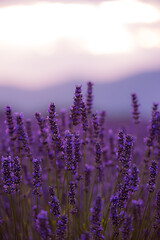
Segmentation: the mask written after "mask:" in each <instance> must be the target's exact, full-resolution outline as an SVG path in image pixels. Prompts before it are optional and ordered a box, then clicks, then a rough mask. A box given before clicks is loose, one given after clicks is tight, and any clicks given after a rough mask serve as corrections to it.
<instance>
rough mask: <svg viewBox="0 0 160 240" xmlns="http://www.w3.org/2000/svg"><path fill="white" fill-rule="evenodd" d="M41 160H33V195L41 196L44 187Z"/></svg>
mask: <svg viewBox="0 0 160 240" xmlns="http://www.w3.org/2000/svg"><path fill="white" fill-rule="evenodd" d="M40 162H41V160H40V159H33V168H34V170H33V194H34V195H37V196H39V195H40V191H41V186H42V169H41V166H40Z"/></svg>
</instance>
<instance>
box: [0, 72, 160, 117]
mask: <svg viewBox="0 0 160 240" xmlns="http://www.w3.org/2000/svg"><path fill="white" fill-rule="evenodd" d="M76 84H82V86H83V92H84V95H85V92H86V81H71V82H69V83H65V84H59V85H56V86H50V87H48V88H44V89H42V90H32V91H29V90H24V89H18V88H12V87H0V107H1V110H3V109H4V106H5V105H7V104H10V105H11V106H12V107H13V110H14V111H19V112H21V111H22V112H24V113H25V114H33V113H34V112H36V111H43V112H44V111H47V109H48V106H49V103H50V102H54V103H55V104H56V106H57V108H66V107H67V108H69V107H70V105H71V104H72V102H73V96H74V89H75V85H76ZM93 92H94V108H95V109H98V110H106V111H107V113H108V114H107V115H108V116H109V117H116V116H120V115H121V116H122V117H123V116H128V115H130V113H131V93H133V92H136V93H137V95H138V99H139V102H140V104H141V106H140V111H141V112H142V115H143V116H144V117H145V116H147V117H148V116H149V115H150V113H151V108H152V104H153V102H154V101H155V102H160V71H157V72H148V73H141V74H136V75H133V76H129V77H127V78H124V79H119V81H116V82H110V83H98V82H97V83H95V84H94V90H93Z"/></svg>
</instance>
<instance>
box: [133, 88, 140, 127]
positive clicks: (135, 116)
mask: <svg viewBox="0 0 160 240" xmlns="http://www.w3.org/2000/svg"><path fill="white" fill-rule="evenodd" d="M131 96H132V107H133V111H132V116H133V119H134V122H135V124H138V123H139V122H140V118H139V115H140V112H139V106H140V104H138V99H137V95H136V94H135V93H133V94H132V95H131Z"/></svg>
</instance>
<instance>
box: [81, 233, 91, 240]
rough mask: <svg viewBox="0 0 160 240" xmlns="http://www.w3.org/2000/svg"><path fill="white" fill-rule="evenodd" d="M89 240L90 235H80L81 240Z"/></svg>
mask: <svg viewBox="0 0 160 240" xmlns="http://www.w3.org/2000/svg"><path fill="white" fill-rule="evenodd" d="M90 239H91V234H90V233H83V234H82V235H81V240H90Z"/></svg>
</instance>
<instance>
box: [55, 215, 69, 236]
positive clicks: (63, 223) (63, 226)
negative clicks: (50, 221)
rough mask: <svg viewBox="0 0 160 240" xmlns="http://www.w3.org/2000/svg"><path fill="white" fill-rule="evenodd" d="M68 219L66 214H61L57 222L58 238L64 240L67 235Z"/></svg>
mask: <svg viewBox="0 0 160 240" xmlns="http://www.w3.org/2000/svg"><path fill="white" fill-rule="evenodd" d="M67 222H68V219H67V217H66V216H65V215H61V216H60V219H59V220H58V223H57V234H56V240H62V239H65V237H66V230H67Z"/></svg>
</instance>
